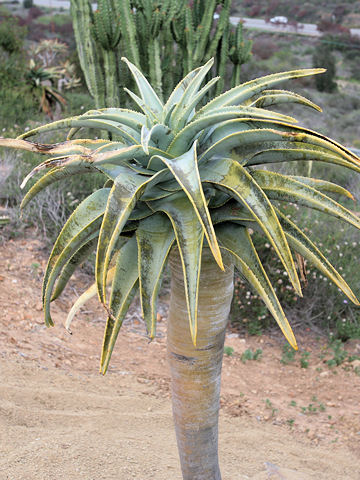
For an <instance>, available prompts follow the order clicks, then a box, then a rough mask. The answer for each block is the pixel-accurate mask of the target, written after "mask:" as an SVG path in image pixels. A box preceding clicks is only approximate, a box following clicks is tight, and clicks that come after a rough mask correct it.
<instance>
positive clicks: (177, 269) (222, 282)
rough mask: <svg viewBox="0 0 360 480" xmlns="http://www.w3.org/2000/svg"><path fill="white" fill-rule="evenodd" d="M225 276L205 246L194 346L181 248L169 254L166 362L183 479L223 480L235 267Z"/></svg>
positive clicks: (227, 270)
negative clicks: (222, 416)
mask: <svg viewBox="0 0 360 480" xmlns="http://www.w3.org/2000/svg"><path fill="white" fill-rule="evenodd" d="M224 264H225V267H226V270H225V272H222V271H221V270H220V269H219V267H218V266H217V264H216V263H215V261H214V259H213V257H212V254H211V252H210V250H209V249H208V248H204V251H203V257H202V266H201V275H200V289H199V305H198V335H197V345H196V347H194V345H193V343H192V340H191V335H190V328H189V320H188V314H187V308H186V298H185V290H184V280H183V272H182V265H181V261H180V256H179V253H178V250H177V249H174V250H173V251H172V252H171V255H170V267H171V273H172V279H171V300H170V312H169V321H168V334H167V342H168V343H167V345H168V361H169V364H170V370H171V379H172V405H173V416H174V422H175V430H176V437H177V443H178V449H179V455H180V462H181V469H182V474H183V479H184V480H221V474H220V469H219V462H218V416H219V407H220V380H221V366H222V358H223V352H224V341H225V330H226V325H227V321H228V315H229V311H230V305H231V299H232V295H233V266H232V265H230V263H229V262H227V263H226V258H224Z"/></svg>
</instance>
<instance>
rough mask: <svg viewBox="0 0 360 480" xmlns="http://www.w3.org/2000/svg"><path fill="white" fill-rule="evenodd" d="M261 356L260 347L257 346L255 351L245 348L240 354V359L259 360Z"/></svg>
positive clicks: (243, 360) (244, 361)
mask: <svg viewBox="0 0 360 480" xmlns="http://www.w3.org/2000/svg"><path fill="white" fill-rule="evenodd" d="M261 356H262V350H261V348H258V349H257V350H256V351H255V352H253V351H252V350H251V349H250V348H248V349H247V350H245V352H244V353H243V354H242V355H241V361H242V362H243V363H246V361H247V360H255V361H256V360H259V359H260V358H261Z"/></svg>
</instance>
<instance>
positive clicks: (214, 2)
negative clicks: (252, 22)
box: [71, 0, 251, 108]
mask: <svg viewBox="0 0 360 480" xmlns="http://www.w3.org/2000/svg"><path fill="white" fill-rule="evenodd" d="M231 3H232V0H222V1H219V0H207V1H204V0H194V1H192V2H191V3H190V4H187V1H186V0H179V1H176V2H175V1H173V0H100V1H99V2H98V9H97V10H96V11H95V12H94V13H93V12H92V10H91V6H90V3H89V0H71V12H72V18H73V25H74V31H75V38H76V44H77V49H78V54H79V57H80V64H81V67H82V69H83V71H84V74H85V78H86V82H87V85H88V88H89V91H90V93H91V95H92V96H93V97H94V99H95V105H96V107H97V108H98V107H104V106H107V107H116V106H118V105H119V104H120V103H121V104H123V103H124V101H125V99H124V98H123V87H125V86H129V82H130V84H131V81H132V80H131V78H130V77H129V75H128V72H127V70H126V69H124V68H123V66H121V64H120V62H119V58H120V56H122V55H125V56H126V57H127V58H128V59H129V60H130V61H131V62H132V63H134V64H135V65H136V66H137V67H138V68H141V69H142V71H143V72H144V74H145V76H146V77H147V78H148V79H149V81H150V82H151V84H152V86H153V88H154V90H155V91H156V93H157V95H158V96H159V98H160V99H162V98H163V97H167V96H168V95H169V94H170V93H171V91H172V89H173V88H174V86H175V85H176V84H177V83H178V82H179V81H180V79H181V78H182V77H183V76H184V75H185V74H187V73H188V72H190V70H192V69H193V68H196V67H199V66H200V65H201V64H203V63H204V62H206V61H208V60H209V59H210V58H212V57H214V56H217V57H218V58H217V62H216V64H215V67H214V73H215V74H216V75H219V76H220V77H221V78H222V80H221V81H220V82H219V83H218V85H217V88H216V94H219V93H220V92H221V91H222V89H223V88H224V73H225V66H226V64H227V62H229V60H230V61H231V62H233V64H234V66H235V68H234V75H233V80H232V81H233V84H234V82H235V81H236V82H238V81H239V72H240V66H239V65H241V64H242V63H244V62H245V61H247V60H248V58H249V50H250V48H251V43H250V42H244V41H243V38H242V30H241V32H240V30H237V32H240V33H236V34H232V35H231V28H230V23H229V14H230V7H231ZM219 8H221V11H220V13H219V14H218V15H215V13H216V11H217V10H218V9H219ZM214 17H216V18H214ZM243 50H244V51H243Z"/></svg>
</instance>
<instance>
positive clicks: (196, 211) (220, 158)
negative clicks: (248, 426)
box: [0, 59, 360, 372]
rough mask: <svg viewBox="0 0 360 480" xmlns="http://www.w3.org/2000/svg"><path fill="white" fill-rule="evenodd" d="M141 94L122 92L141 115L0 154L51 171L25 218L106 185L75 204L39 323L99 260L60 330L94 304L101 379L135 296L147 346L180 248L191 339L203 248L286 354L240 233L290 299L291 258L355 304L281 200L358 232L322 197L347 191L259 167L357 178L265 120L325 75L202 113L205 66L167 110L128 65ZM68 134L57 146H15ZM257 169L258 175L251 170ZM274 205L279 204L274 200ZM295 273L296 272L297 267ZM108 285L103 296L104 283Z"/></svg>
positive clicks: (270, 291)
mask: <svg viewBox="0 0 360 480" xmlns="http://www.w3.org/2000/svg"><path fill="white" fill-rule="evenodd" d="M123 60H124V61H125V62H126V63H127V65H128V67H129V69H130V71H131V73H132V75H133V76H134V78H135V81H136V83H137V86H138V89H139V92H140V96H137V95H136V94H135V93H133V92H130V91H128V93H129V95H130V96H131V98H132V99H133V100H134V101H135V103H136V104H137V105H138V107H139V110H140V111H141V112H140V111H135V110H127V109H122V108H106V109H100V110H91V111H89V112H87V113H85V114H84V115H80V116H76V117H72V118H69V119H65V120H60V121H57V122H54V123H51V124H49V125H46V126H43V127H40V128H37V129H35V130H32V131H28V132H26V133H25V134H23V135H21V136H20V137H19V138H18V139H16V140H8V139H2V140H0V144H1V145H3V146H9V147H15V148H21V149H25V150H30V151H33V152H38V153H42V154H47V155H49V156H50V158H49V159H47V160H46V161H44V162H43V163H41V164H40V165H38V166H37V167H36V168H35V169H34V170H33V171H32V172H31V173H30V174H29V175H28V177H27V179H28V178H30V177H31V176H33V175H34V174H36V173H37V172H40V171H43V170H44V169H50V170H49V171H48V172H47V173H46V174H45V175H43V176H42V177H41V178H40V179H39V180H37V182H36V183H35V184H34V185H33V186H32V187H31V188H30V190H29V191H28V192H27V194H26V195H25V197H24V199H23V202H22V207H25V205H26V204H27V203H28V202H29V201H30V200H31V199H32V198H33V197H34V195H36V194H37V193H38V192H40V191H41V190H42V189H44V188H45V187H47V186H49V185H51V184H52V183H54V182H56V181H59V180H63V179H64V178H66V177H68V176H70V175H82V174H85V173H87V172H101V173H102V174H103V175H104V178H105V183H104V187H103V188H101V189H99V190H97V191H96V192H94V193H92V194H91V195H90V196H88V197H87V198H86V199H85V200H84V201H83V202H82V203H80V204H79V205H78V207H77V208H76V209H75V211H74V212H73V213H72V215H71V216H70V218H69V219H68V221H67V222H66V223H65V225H64V227H63V229H62V230H61V233H60V234H59V236H58V238H57V240H56V243H55V245H54V247H53V250H52V252H51V255H50V258H49V262H48V265H47V268H46V272H45V278H44V284H43V307H44V312H45V322H46V324H47V325H52V319H51V315H50V302H51V301H52V300H55V299H56V298H57V297H58V296H59V295H60V293H61V292H62V291H63V289H64V287H65V285H66V283H67V281H68V280H69V278H70V277H71V275H72V273H73V272H74V270H75V268H76V267H77V266H78V265H79V264H80V263H81V262H82V261H83V260H84V259H85V258H86V257H88V256H89V254H90V253H91V252H92V251H93V250H95V249H96V268H95V272H96V273H95V277H96V279H95V280H96V281H95V284H94V286H92V287H91V288H90V289H89V290H88V291H87V292H85V293H84V294H83V295H82V296H81V297H80V298H79V300H78V301H77V303H76V304H75V305H74V307H73V308H72V310H71V312H70V314H69V317H68V320H67V325H68V326H69V324H70V322H71V319H72V317H73V315H74V313H75V312H76V310H77V309H78V308H79V306H80V305H82V304H83V303H84V301H85V300H86V299H88V298H89V297H91V296H92V295H94V294H96V292H97V293H98V296H99V299H100V301H101V303H102V304H103V305H104V306H105V308H106V310H107V313H108V320H107V324H106V328H105V336H104V343H103V351H102V358H101V370H102V372H105V371H106V368H107V366H108V363H109V360H110V356H111V353H112V350H113V347H114V344H115V341H116V338H117V335H118V333H119V329H120V326H121V323H122V321H123V318H124V316H125V314H126V311H127V309H128V307H129V305H130V302H131V301H132V298H133V297H134V295H135V293H136V291H137V290H138V289H139V290H140V298H141V306H142V313H143V316H144V319H145V322H146V326H147V330H148V334H149V336H150V337H151V338H153V337H154V335H155V328H156V299H157V295H158V291H159V287H160V284H161V276H162V272H163V269H164V265H165V263H166V260H167V257H168V254H169V252H170V249H171V248H172V247H173V246H174V245H177V247H178V250H179V253H180V257H181V262H182V266H183V274H184V283H185V293H186V301H187V307H188V317H189V324H190V331H191V336H192V339H193V342H194V344H195V343H196V336H197V297H198V289H199V272H200V268H201V252H202V248H203V245H204V244H205V245H208V246H209V247H210V249H211V252H212V254H213V256H214V258H215V260H216V262H217V263H218V265H219V268H220V269H222V268H223V262H222V254H223V253H224V252H226V255H230V256H231V258H232V261H233V263H234V264H235V266H236V268H237V269H238V270H239V272H240V273H241V274H242V276H243V277H245V279H246V280H247V281H248V282H249V283H250V285H251V286H252V287H253V288H254V289H255V290H256V292H257V293H258V294H259V295H260V296H261V298H262V299H263V300H264V302H265V304H266V305H267V307H268V309H269V310H270V312H271V313H272V315H273V316H274V318H275V320H276V321H277V322H278V324H279V326H280V328H281V330H282V331H283V333H284V334H285V336H286V338H287V339H288V341H289V342H290V344H291V345H292V346H294V347H295V348H296V341H295V338H294V335H293V333H292V330H291V328H290V326H289V324H288V322H287V320H286V317H285V315H284V312H283V310H282V308H281V306H280V304H279V301H278V299H277V297H276V294H275V291H274V288H273V287H272V285H271V282H270V280H269V278H268V277H267V275H266V273H265V270H264V268H263V266H262V264H261V261H260V259H259V257H258V255H257V252H256V249H255V247H254V244H253V242H252V239H251V236H250V233H249V231H251V230H259V231H260V232H261V233H263V234H264V235H265V236H266V237H267V238H268V241H269V242H270V243H271V245H272V246H273V248H274V250H275V252H276V254H277V255H278V257H279V258H280V260H281V262H282V264H283V266H284V268H285V270H286V272H287V273H288V276H289V279H290V281H291V283H292V285H293V287H294V289H295V291H296V292H297V293H298V294H299V295H301V286H300V282H299V278H298V274H297V270H296V267H295V264H294V261H293V256H292V251H293V252H296V253H297V254H298V255H300V256H301V257H304V258H305V259H307V260H308V261H310V262H311V263H313V264H314V265H315V266H316V267H317V268H318V269H319V270H321V272H322V273H323V274H324V275H326V276H327V277H328V278H329V279H330V280H331V281H332V282H334V283H335V284H336V285H337V286H338V288H340V289H341V290H342V291H343V292H344V293H345V295H347V297H348V298H349V299H350V300H351V301H353V302H354V303H356V304H357V305H358V304H359V302H358V300H357V299H356V297H355V295H354V294H353V292H352V291H351V289H350V287H349V286H348V285H347V283H346V282H345V280H344V279H343V278H342V277H341V275H340V274H339V273H338V272H337V271H336V270H335V269H334V267H333V266H332V265H331V264H330V263H329V261H328V260H327V258H326V257H325V256H324V255H323V254H322V253H321V252H320V250H319V249H318V248H317V247H316V246H315V245H314V243H312V241H311V240H310V239H309V238H308V236H306V235H305V234H304V233H303V232H302V231H301V230H300V229H299V228H298V227H297V226H296V225H295V224H294V223H293V222H292V221H291V220H289V219H288V218H287V217H286V216H285V215H284V213H283V212H282V211H281V209H280V208H278V206H277V205H278V202H277V201H283V202H285V203H288V202H293V203H295V204H299V205H305V206H307V207H310V208H313V209H316V210H320V211H323V212H325V213H327V214H330V215H334V216H335V217H337V218H339V219H342V220H344V221H346V222H348V223H350V224H352V225H354V226H355V227H357V228H360V220H359V219H358V218H357V217H356V215H354V214H353V213H352V212H351V211H349V210H348V209H346V208H344V207H343V206H341V205H340V204H339V203H337V202H336V201H335V200H333V199H332V198H331V197H330V196H329V195H328V194H333V193H335V194H340V195H345V196H346V197H349V198H352V195H351V193H349V192H348V191H347V190H345V189H344V188H342V187H340V186H338V185H336V184H333V183H330V182H327V181H323V180H319V179H313V178H307V177H300V176H290V175H282V174H279V173H276V172H273V171H270V170H268V169H267V167H268V166H269V165H270V164H272V163H276V162H285V161H300V160H312V161H322V162H327V163H330V164H336V165H341V166H344V167H347V168H350V169H352V170H354V171H356V172H360V159H359V158H358V157H356V156H355V155H354V154H353V153H351V152H350V151H349V150H347V149H346V148H345V147H343V146H342V145H340V144H338V143H336V142H335V141H333V140H331V139H328V138H326V137H325V136H323V135H321V134H318V133H316V132H313V131H311V130H307V129H305V128H302V127H299V126H297V125H295V122H296V121H295V120H294V119H293V118H291V117H288V116H285V115H282V114H280V113H276V112H272V111H269V110H266V109H264V107H269V106H272V105H275V104H279V103H287V102H297V103H300V104H303V105H306V106H309V107H311V108H314V109H316V110H320V108H319V107H317V106H316V105H315V104H313V103H312V102H310V101H309V100H307V99H305V98H304V97H302V96H300V95H297V94H295V93H292V92H290V91H284V90H273V89H272V88H273V87H274V86H275V85H276V84H278V83H279V82H282V81H285V80H288V79H292V78H298V77H303V76H306V75H312V74H319V73H322V72H323V70H322V69H308V70H294V71H290V72H285V73H278V74H273V75H268V76H265V77H262V78H259V79H255V80H252V81H249V82H247V83H245V84H243V85H239V86H236V87H234V88H232V89H231V90H229V91H227V92H225V93H223V94H221V95H219V96H218V97H216V98H214V99H213V100H211V101H210V102H208V103H207V104H206V105H205V106H203V107H201V108H199V107H198V105H199V104H200V102H201V100H202V99H203V98H204V95H205V94H206V93H207V92H208V90H209V89H210V87H211V86H212V85H213V84H214V83H215V82H216V81H217V80H218V78H215V79H213V80H210V81H209V82H208V83H207V84H206V85H205V86H203V87H201V85H202V83H203V81H204V79H205V77H206V75H207V74H208V72H209V70H210V68H211V66H212V64H213V60H210V61H209V62H208V63H207V64H206V65H204V66H203V67H201V68H197V69H195V70H194V71H192V72H190V73H189V74H188V75H187V76H186V77H185V78H184V79H183V80H182V81H181V82H180V83H179V84H178V85H177V87H176V88H175V90H174V91H173V92H172V94H171V95H170V97H169V98H168V100H167V102H166V103H165V104H163V103H162V102H161V101H160V99H159V98H158V96H157V95H156V93H155V91H154V90H153V89H152V88H151V86H150V85H149V83H148V82H147V80H146V78H145V77H144V76H143V75H142V73H141V72H140V71H139V70H138V69H137V68H136V67H135V66H134V65H133V64H131V63H130V62H129V61H127V60H126V59H123ZM67 128H71V130H70V134H69V135H68V138H67V140H66V141H64V142H63V143H58V144H53V145H44V144H39V143H34V142H29V141H27V140H24V139H25V138H26V137H30V136H33V135H35V134H38V133H43V132H47V131H51V130H58V129H67ZM81 128H96V129H100V130H105V131H107V132H110V133H111V134H112V136H113V137H112V140H111V141H110V140H104V139H99V140H92V139H74V138H73V137H74V135H75V134H76V132H77V131H78V130H79V129H81ZM258 165H264V166H265V167H266V169H258V168H254V167H257V166H258ZM274 201H275V202H274ZM300 263H301V262H300ZM109 284H110V285H111V293H110V296H109V298H107V292H106V286H107V285H109Z"/></svg>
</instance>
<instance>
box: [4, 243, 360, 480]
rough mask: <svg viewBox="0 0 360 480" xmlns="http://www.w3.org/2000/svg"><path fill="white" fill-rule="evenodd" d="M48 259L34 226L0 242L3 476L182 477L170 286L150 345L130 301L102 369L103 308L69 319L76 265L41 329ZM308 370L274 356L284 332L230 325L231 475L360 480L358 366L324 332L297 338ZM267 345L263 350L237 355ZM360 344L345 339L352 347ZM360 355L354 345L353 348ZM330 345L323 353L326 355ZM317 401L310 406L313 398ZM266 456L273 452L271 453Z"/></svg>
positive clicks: (227, 471)
mask: <svg viewBox="0 0 360 480" xmlns="http://www.w3.org/2000/svg"><path fill="white" fill-rule="evenodd" d="M45 262H46V258H45V256H44V255H43V253H42V251H41V250H40V242H38V241H37V240H36V239H35V238H32V239H28V240H23V239H18V240H15V241H11V242H7V244H6V246H5V245H4V246H2V247H0V304H1V306H2V310H1V313H0V378H1V383H0V480H5V479H6V480H35V479H36V480H50V479H51V480H58V479H66V480H68V479H70V478H73V479H76V480H78V479H79V480H81V479H84V480H85V479H86V480H98V479H106V480H112V479H117V480H118V479H120V480H128V479H129V480H130V479H133V478H136V479H138V480H147V479H156V480H165V479H171V480H180V476H179V465H178V459H177V452H176V442H175V436H174V433H173V426H172V419H171V406H170V398H169V376H168V370H167V366H166V360H165V350H166V349H165V334H166V326H165V316H166V307H167V305H166V298H163V300H164V302H163V303H162V305H161V306H160V313H161V314H162V315H163V316H164V319H163V321H161V322H160V328H159V337H158V338H157V339H156V340H155V341H154V342H152V343H151V344H148V342H147V339H146V338H145V336H144V329H143V325H142V323H141V321H140V320H139V314H138V307H137V305H136V304H135V305H134V306H133V307H132V309H131V311H130V314H129V316H128V318H127V321H126V325H125V328H124V332H123V335H122V336H121V337H120V339H119V342H118V345H117V348H116V351H115V352H114V356H113V360H112V365H111V368H110V370H109V373H108V375H106V376H105V377H101V376H100V375H98V374H97V373H96V372H97V365H98V358H99V353H100V347H101V340H102V332H103V321H104V315H103V312H102V310H101V308H99V307H97V306H96V303H93V304H91V305H89V306H88V307H86V310H84V311H83V312H82V313H81V314H80V315H79V316H78V317H77V318H76V319H75V322H74V325H73V332H74V334H73V335H72V336H70V335H69V334H68V333H67V332H66V331H65V330H64V328H63V327H62V323H63V321H64V318H65V316H66V312H67V311H68V310H69V308H70V305H71V301H72V300H73V299H74V298H75V292H74V290H77V293H80V292H81V287H82V288H84V287H85V282H86V281H87V280H88V279H87V277H86V276H85V275H84V274H81V273H80V274H78V275H77V277H76V278H75V282H74V283H73V284H72V286H71V287H70V289H69V290H68V292H67V293H66V294H65V296H64V297H63V298H62V299H60V300H59V301H58V302H57V305H56V304H55V305H54V307H53V317H54V320H55V322H56V326H55V328H53V329H46V328H45V327H44V325H43V321H42V312H41V305H40V304H39V298H40V288H41V277H42V271H43V269H44V266H45ZM299 340H300V341H299V343H300V345H301V348H303V349H305V350H306V351H308V352H310V356H309V366H308V368H306V369H304V368H300V362H299V358H300V357H299V356H298V357H297V358H296V359H295V361H294V362H292V363H290V364H288V365H284V364H282V363H281V362H280V358H281V355H282V353H281V347H282V345H283V343H284V342H283V340H282V339H281V337H280V336H273V337H272V336H263V337H261V338H256V337H251V338H246V339H242V338H239V336H238V335H235V334H234V333H231V332H229V335H228V338H227V341H226V345H228V346H231V347H233V348H234V354H233V356H231V357H226V358H225V360H224V371H223V390H222V413H221V427H220V451H221V464H222V470H223V479H224V480H230V479H231V480H234V479H239V480H243V479H253V480H256V479H257V480H264V479H268V478H270V479H286V480H307V479H315V478H316V479H324V480H325V479H326V480H340V479H341V480H344V479H346V480H347V479H348V480H359V478H360V474H359V472H360V445H359V443H360V405H359V398H360V377H359V376H358V375H356V373H355V371H354V368H353V367H354V366H353V365H350V364H343V365H341V366H340V367H336V368H333V369H330V368H329V367H327V366H326V365H325V364H324V360H325V359H326V358H327V357H326V355H329V353H326V351H325V347H324V345H325V342H324V340H321V339H318V340H317V341H314V340H312V339H311V337H310V336H309V337H302V338H300V339H299ZM257 348H261V349H262V350H263V354H262V358H261V359H260V360H258V361H247V362H246V363H243V361H241V355H242V353H243V352H244V351H245V350H247V349H252V351H255V349H257ZM359 348H360V346H359V345H358V344H357V343H356V342H355V343H354V342H353V344H352V345H349V350H350V351H351V352H352V353H356V352H357V349H359ZM358 353H360V352H358ZM324 355H325V358H322V357H323V356H324ZM310 406H311V408H310ZM266 462H267V463H266Z"/></svg>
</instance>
